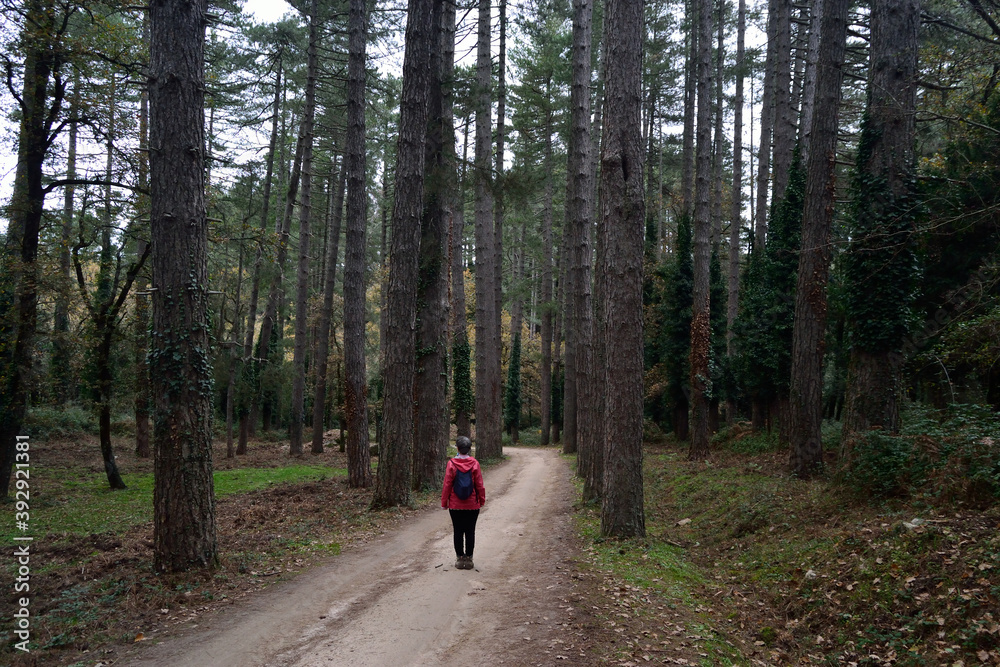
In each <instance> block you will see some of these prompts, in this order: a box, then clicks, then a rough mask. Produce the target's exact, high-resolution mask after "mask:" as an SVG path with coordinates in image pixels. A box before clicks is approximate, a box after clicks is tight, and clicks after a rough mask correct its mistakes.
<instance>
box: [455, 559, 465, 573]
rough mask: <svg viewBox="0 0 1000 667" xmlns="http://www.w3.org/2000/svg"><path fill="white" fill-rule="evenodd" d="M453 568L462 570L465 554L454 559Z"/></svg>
mask: <svg viewBox="0 0 1000 667" xmlns="http://www.w3.org/2000/svg"><path fill="white" fill-rule="evenodd" d="M455 569H456V570H464V569H465V556H459V557H458V560H456V561H455Z"/></svg>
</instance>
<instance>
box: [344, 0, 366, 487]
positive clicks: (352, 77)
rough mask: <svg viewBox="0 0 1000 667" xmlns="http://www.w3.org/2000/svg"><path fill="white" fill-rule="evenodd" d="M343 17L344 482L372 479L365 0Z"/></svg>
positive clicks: (353, 483) (354, 483)
mask: <svg viewBox="0 0 1000 667" xmlns="http://www.w3.org/2000/svg"><path fill="white" fill-rule="evenodd" d="M349 11H350V16H349V18H348V33H349V41H348V49H349V51H350V55H349V56H348V64H347V136H346V152H345V155H344V160H345V164H346V165H347V236H346V239H345V245H344V248H345V250H344V390H345V394H344V411H345V413H346V415H347V417H346V422H347V442H346V444H345V448H346V449H347V485H348V486H349V487H351V488H353V489H359V488H367V487H369V486H371V483H372V473H371V458H370V457H371V454H370V451H369V448H368V378H367V370H366V367H365V246H366V241H365V236H366V230H367V227H368V213H367V209H368V196H367V194H366V192H365V185H366V179H367V176H366V171H367V165H366V156H365V50H366V45H367V42H368V13H367V6H366V3H365V0H350V10H349Z"/></svg>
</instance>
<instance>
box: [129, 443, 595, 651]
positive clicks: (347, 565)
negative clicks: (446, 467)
mask: <svg viewBox="0 0 1000 667" xmlns="http://www.w3.org/2000/svg"><path fill="white" fill-rule="evenodd" d="M505 453H506V454H507V455H508V456H509V461H508V462H507V463H505V464H504V465H501V466H498V467H496V468H493V469H490V470H488V471H486V473H485V475H484V477H485V484H486V497H487V502H486V505H485V506H484V507H483V510H482V512H481V514H480V517H479V523H478V525H477V528H476V552H475V563H476V569H475V570H456V569H455V568H454V561H455V554H454V548H453V546H452V529H451V521H450V518H449V516H448V513H447V512H445V511H444V510H443V509H440V508H438V509H437V510H436V511H428V512H426V513H424V514H421V515H418V517H417V518H415V519H414V520H412V521H410V522H409V523H407V524H405V525H403V526H401V527H400V528H399V529H397V530H395V531H393V532H391V533H388V534H386V535H385V536H383V537H381V538H379V539H377V540H375V541H373V542H370V543H368V544H366V545H363V546H359V547H358V548H356V549H348V550H345V552H344V553H343V554H341V555H340V556H338V557H336V558H333V559H331V560H330V561H328V562H327V563H325V564H324V565H321V566H320V567H317V568H315V569H313V570H312V571H308V572H303V573H302V574H300V575H299V576H298V577H296V578H295V579H294V580H292V581H289V582H286V583H283V584H279V585H277V586H276V587H274V588H272V589H268V590H266V591H264V592H262V593H261V594H259V595H257V596H255V597H254V598H253V599H252V600H250V601H249V602H246V603H243V604H241V605H239V606H237V607H236V608H234V609H232V610H231V611H229V612H227V613H225V614H222V615H220V616H219V617H217V618H214V619H211V620H207V622H205V623H204V625H202V627H200V628H198V629H197V630H196V631H194V632H192V633H189V634H185V635H183V636H179V637H175V638H170V639H166V640H164V641H163V642H162V643H161V644H158V645H156V646H149V647H144V648H145V649H147V650H143V651H142V653H141V655H139V656H136V658H137V659H136V660H133V661H130V664H135V665H146V666H163V667H166V666H168V665H169V666H170V667H181V666H184V665H191V666H198V667H204V666H216V665H217V666H220V667H224V666H228V665H232V666H234V667H235V666H239V667H250V666H251V665H255V666H256V665H261V666H265V665H266V666H268V667H271V666H288V667H292V666H294V667H319V666H333V665H336V666H337V667H355V666H358V667H360V666H372V667H398V666H404V665H497V664H508V665H551V664H562V665H565V664H573V665H585V664H589V663H590V662H591V658H590V657H589V656H587V655H586V653H585V651H584V646H585V645H586V644H587V643H588V637H587V634H588V633H587V632H586V631H585V630H584V624H581V621H582V620H586V618H587V614H586V613H585V612H582V611H580V610H579V609H577V608H575V607H576V604H577V603H579V602H580V601H582V598H580V597H579V596H578V595H576V594H575V593H574V591H575V589H576V587H577V586H576V585H577V583H578V582H577V580H576V579H577V576H576V575H575V574H574V572H573V571H574V570H575V568H573V567H572V561H573V559H574V557H575V556H577V555H578V552H577V549H576V547H575V532H574V529H573V525H572V510H571V506H572V502H573V498H574V488H573V485H572V482H571V476H572V471H571V470H570V466H569V464H568V463H567V462H566V461H564V460H562V459H561V458H560V457H559V454H558V452H557V450H555V449H524V448H510V447H508V448H505Z"/></svg>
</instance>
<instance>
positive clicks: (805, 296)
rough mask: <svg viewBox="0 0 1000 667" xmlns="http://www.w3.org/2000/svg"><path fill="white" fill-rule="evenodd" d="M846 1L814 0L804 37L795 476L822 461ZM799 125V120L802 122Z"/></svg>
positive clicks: (792, 434) (792, 420)
mask: <svg viewBox="0 0 1000 667" xmlns="http://www.w3.org/2000/svg"><path fill="white" fill-rule="evenodd" d="M848 6H849V2H848V0H817V2H816V4H815V5H814V11H819V12H821V14H820V16H821V19H820V20H819V21H814V22H813V26H814V29H818V31H819V33H820V35H819V37H818V38H817V39H815V40H814V39H812V38H810V40H809V41H810V44H815V45H816V47H817V48H818V49H821V50H822V51H820V52H818V53H816V54H812V53H810V54H809V55H808V60H809V62H812V63H814V65H815V64H816V63H822V65H821V66H818V67H817V68H816V72H815V76H816V78H815V82H814V85H813V86H806V94H807V95H809V94H812V95H815V99H814V100H810V99H808V98H807V99H806V100H804V105H808V106H810V107H812V108H813V109H817V110H819V111H820V113H819V114H818V115H814V116H813V118H811V119H810V122H809V124H808V125H809V132H810V136H809V144H810V146H811V148H810V151H809V156H810V157H809V162H808V163H807V164H806V192H805V201H804V204H803V209H802V249H801V251H800V253H799V269H798V278H797V285H796V288H795V319H794V330H793V333H792V377H791V388H790V402H789V410H790V414H789V424H790V429H789V440H790V445H791V457H790V465H791V469H792V472H793V473H794V474H795V475H797V476H798V477H803V478H805V477H809V476H811V475H812V474H814V473H815V472H817V471H818V470H820V469H821V468H822V466H823V441H822V438H821V426H822V423H823V354H824V350H825V347H826V346H825V344H824V336H825V334H826V312H827V311H826V307H827V306H826V304H827V301H826V286H827V281H828V279H829V275H830V228H831V225H832V223H833V202H834V193H835V190H836V164H837V160H836V158H837V151H836V149H837V130H838V113H839V109H840V98H841V80H842V78H843V70H842V68H843V64H844V52H845V42H846V38H847V11H848ZM805 127H806V124H805V123H804V124H803V128H805Z"/></svg>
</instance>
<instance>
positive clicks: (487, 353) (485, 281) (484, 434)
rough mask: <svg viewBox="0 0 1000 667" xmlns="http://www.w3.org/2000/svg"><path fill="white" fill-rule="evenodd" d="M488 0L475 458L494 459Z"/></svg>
mask: <svg viewBox="0 0 1000 667" xmlns="http://www.w3.org/2000/svg"><path fill="white" fill-rule="evenodd" d="M490 15H491V12H490V0H480V3H479V26H478V29H479V36H478V40H479V41H478V47H477V55H476V87H475V89H476V91H477V93H478V94H477V95H476V100H475V104H476V456H478V457H479V458H482V459H489V458H495V457H498V456H500V454H501V442H500V416H501V415H500V413H501V405H500V350H499V347H498V344H499V341H495V340H494V335H495V331H496V329H497V327H498V326H499V321H500V313H499V312H497V309H496V288H495V285H494V283H495V281H496V276H497V270H496V235H495V230H494V221H493V208H494V207H493V187H492V179H491V177H490V172H491V167H492V157H491V154H492V150H491V148H492V141H491V137H490V126H491V124H492V123H491V113H490V107H491V103H490V99H491V92H492V74H493V67H492V64H491V59H490V36H491V31H490Z"/></svg>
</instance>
